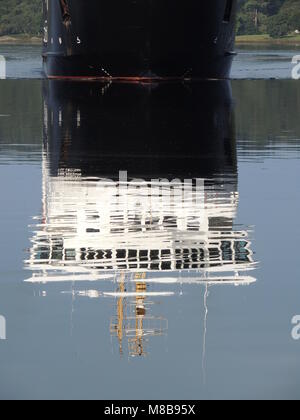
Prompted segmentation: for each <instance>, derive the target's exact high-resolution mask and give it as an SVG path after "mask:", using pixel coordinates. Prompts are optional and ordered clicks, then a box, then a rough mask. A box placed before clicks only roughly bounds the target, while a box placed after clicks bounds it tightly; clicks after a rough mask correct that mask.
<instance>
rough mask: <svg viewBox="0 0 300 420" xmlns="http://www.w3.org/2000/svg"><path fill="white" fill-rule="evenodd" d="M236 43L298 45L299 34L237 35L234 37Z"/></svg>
mask: <svg viewBox="0 0 300 420" xmlns="http://www.w3.org/2000/svg"><path fill="white" fill-rule="evenodd" d="M236 44H237V45H242V44H243V45H246V44H254V45H255V44H265V45H290V46H295V47H297V46H300V35H288V36H285V37H282V38H271V37H270V36H269V35H239V36H237V37H236Z"/></svg>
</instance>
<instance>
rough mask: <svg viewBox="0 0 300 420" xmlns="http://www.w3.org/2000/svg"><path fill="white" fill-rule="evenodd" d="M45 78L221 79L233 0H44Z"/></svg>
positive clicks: (231, 34) (227, 64)
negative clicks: (207, 0)
mask: <svg viewBox="0 0 300 420" xmlns="http://www.w3.org/2000/svg"><path fill="white" fill-rule="evenodd" d="M43 4H44V39H43V62H44V71H45V75H46V76H47V77H48V78H59V79H63V78H67V79H68V78H72V79H110V80H121V81H122V80H124V81H137V82H140V81H142V82H143V81H157V80H195V79H225V78H229V76H230V69H231V64H232V60H233V57H234V55H235V52H234V46H235V17H236V11H237V0H211V1H209V2H206V1H203V0H202V1H200V0H184V1H182V0H136V1H133V0H109V1H107V0H88V1H87V0H43Z"/></svg>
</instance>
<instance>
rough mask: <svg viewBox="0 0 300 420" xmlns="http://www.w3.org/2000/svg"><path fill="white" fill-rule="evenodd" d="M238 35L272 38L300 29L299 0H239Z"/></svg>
mask: <svg viewBox="0 0 300 420" xmlns="http://www.w3.org/2000/svg"><path fill="white" fill-rule="evenodd" d="M239 2H240V4H239V15H238V21H237V31H238V35H245V34H247V35H250V34H263V33H265V34H269V35H270V36H272V37H274V38H278V37H282V36H285V35H288V34H289V33H292V32H295V31H297V30H298V31H300V0H239Z"/></svg>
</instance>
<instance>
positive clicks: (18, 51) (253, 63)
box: [0, 44, 300, 79]
mask: <svg viewBox="0 0 300 420" xmlns="http://www.w3.org/2000/svg"><path fill="white" fill-rule="evenodd" d="M237 53H238V55H237V57H236V59H235V61H234V64H233V69H232V78H233V79H247V78H250V79H266V78H267V79H269V78H275V79H290V78H291V72H292V69H293V66H294V65H293V64H292V59H293V57H294V56H296V55H299V54H300V46H299V47H297V46H295V47H294V46H293V47H291V46H276V45H275V46H268V47H265V46H239V47H238V48H237ZM0 55H2V56H3V57H5V59H6V62H7V77H8V78H41V77H43V73H42V61H41V48H40V47H39V46H36V45H27V46H16V45H1V44H0Z"/></svg>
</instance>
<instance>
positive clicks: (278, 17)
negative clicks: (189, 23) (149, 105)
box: [0, 0, 300, 37]
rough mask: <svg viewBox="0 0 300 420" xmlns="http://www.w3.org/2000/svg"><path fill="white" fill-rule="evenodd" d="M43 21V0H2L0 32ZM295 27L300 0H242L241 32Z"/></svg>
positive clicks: (276, 32)
mask: <svg viewBox="0 0 300 420" xmlns="http://www.w3.org/2000/svg"><path fill="white" fill-rule="evenodd" d="M86 1H88V0H86ZM199 1H206V0H199ZM41 21H42V1H41V0H0V36H1V35H15V34H28V35H37V34H40V33H41ZM166 24H167V22H166ZM296 30H299V31H300V0H239V15H238V20H237V31H238V34H239V35H244V34H260V33H268V34H269V35H271V36H272V37H281V36H284V35H287V34H289V33H292V32H295V31H296Z"/></svg>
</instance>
